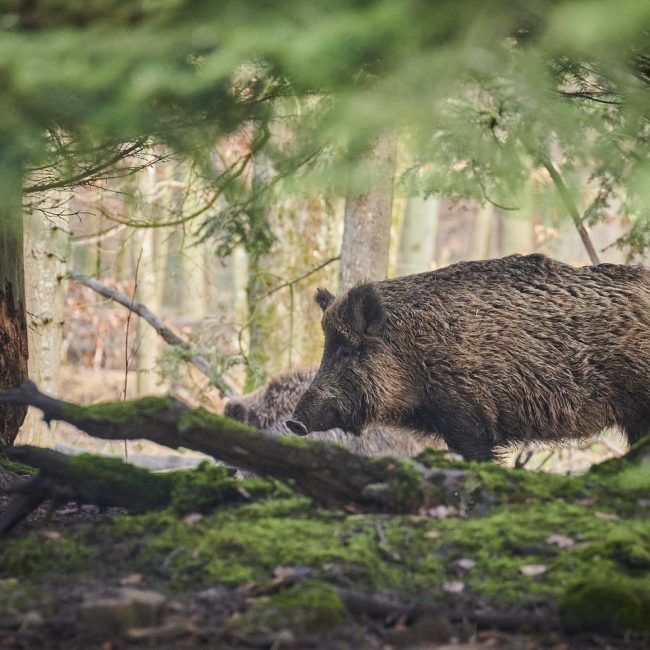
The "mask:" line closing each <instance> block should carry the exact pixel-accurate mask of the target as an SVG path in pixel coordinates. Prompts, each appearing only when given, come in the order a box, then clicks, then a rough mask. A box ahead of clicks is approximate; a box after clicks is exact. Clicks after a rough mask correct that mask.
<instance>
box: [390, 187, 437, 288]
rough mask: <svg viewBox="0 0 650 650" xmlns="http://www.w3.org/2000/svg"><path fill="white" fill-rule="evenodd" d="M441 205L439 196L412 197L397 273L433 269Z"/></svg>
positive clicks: (401, 241) (402, 235)
mask: <svg viewBox="0 0 650 650" xmlns="http://www.w3.org/2000/svg"><path fill="white" fill-rule="evenodd" d="M439 207H440V201H439V199H438V198H437V197H435V196H430V197H429V198H426V199H423V198H422V197H420V196H410V197H409V198H408V200H407V202H406V210H405V212H404V221H403V223H402V229H401V232H400V238H399V253H398V255H397V268H396V271H397V275H409V274H411V273H421V272H422V271H430V270H431V262H432V261H433V256H434V253H435V246H436V237H437V234H438V213H439Z"/></svg>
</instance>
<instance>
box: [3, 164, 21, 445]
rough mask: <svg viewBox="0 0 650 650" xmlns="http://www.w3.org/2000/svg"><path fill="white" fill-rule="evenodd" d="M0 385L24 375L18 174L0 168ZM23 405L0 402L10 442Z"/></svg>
mask: <svg viewBox="0 0 650 650" xmlns="http://www.w3.org/2000/svg"><path fill="white" fill-rule="evenodd" d="M0 195H1V196H2V202H0V388H13V387H14V386H19V385H20V384H21V383H22V382H23V381H24V380H25V379H26V378H27V358H28V352H27V350H28V346H27V322H26V318H25V284H24V269H23V216H22V174H21V173H20V171H19V169H18V168H14V167H11V166H8V165H7V166H4V167H2V168H0ZM26 412H27V409H26V408H25V407H24V406H15V405H8V404H3V405H0V436H2V441H3V442H4V443H5V444H9V445H10V444H12V443H13V441H14V440H15V438H16V436H17V435H18V429H19V428H20V426H21V425H22V423H23V420H24V419H25V414H26Z"/></svg>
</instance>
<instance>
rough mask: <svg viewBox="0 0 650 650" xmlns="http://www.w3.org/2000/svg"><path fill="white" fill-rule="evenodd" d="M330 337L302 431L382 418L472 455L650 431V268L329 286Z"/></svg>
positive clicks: (479, 273) (461, 273) (492, 272)
mask: <svg viewBox="0 0 650 650" xmlns="http://www.w3.org/2000/svg"><path fill="white" fill-rule="evenodd" d="M316 301H317V302H318V304H319V305H320V307H321V308H322V310H323V318H322V327H323V331H324V333H325V347H324V351H323V358H322V361H321V364H320V367H319V369H318V371H317V373H316V376H315V377H314V380H313V382H312V384H311V386H310V387H309V388H308V389H307V391H306V392H305V394H304V395H303V397H302V398H301V399H300V401H299V402H298V405H297V406H296V409H295V412H294V414H293V417H292V419H291V420H290V421H289V422H288V426H289V428H290V429H291V430H292V431H294V432H295V433H298V434H305V433H307V432H308V431H313V430H317V429H331V428H336V427H338V428H342V429H344V430H345V431H349V432H354V433H358V432H359V431H361V429H362V428H363V427H364V426H366V425H367V424H368V423H369V422H381V423H388V424H392V425H399V426H406V427H411V428H414V429H416V430H420V431H427V432H429V433H430V434H432V435H439V436H441V437H442V438H443V439H444V441H445V442H446V443H447V445H448V447H449V448H450V449H451V450H453V451H456V452H458V453H460V454H462V455H463V456H464V457H465V458H468V459H477V460H487V459H491V458H493V457H494V456H495V452H498V451H499V450H500V449H503V448H505V447H507V446H510V445H512V444H515V443H522V442H532V441H549V442H553V441H562V440H567V439H575V438H586V437H590V436H592V435H595V434H597V433H599V432H600V431H601V430H602V429H604V428H606V427H609V426H613V425H619V426H620V427H621V428H622V429H623V432H624V433H625V434H626V435H627V438H628V441H629V442H630V443H633V442H635V441H636V440H638V439H639V438H640V437H641V436H643V435H645V434H647V433H648V432H650V399H649V398H650V272H648V271H647V270H646V269H644V268H641V267H628V266H622V265H613V264H601V265H598V266H588V267H582V268H574V267H572V266H569V265H567V264H562V263H560V262H557V261H554V260H552V259H549V258H547V257H545V256H543V255H529V256H519V255H513V256H510V257H505V258H502V259H496V260H487V261H480V262H462V263H459V264H454V265H452V266H449V267H447V268H444V269H441V270H439V271H433V272H430V273H420V274H417V275H411V276H406V277H401V278H395V279H391V280H384V281H380V282H370V283H366V284H361V285H359V286H357V287H354V288H352V289H350V290H349V291H348V292H347V293H345V294H343V295H341V296H340V297H338V298H335V297H334V296H333V295H332V294H331V293H329V292H328V291H326V290H323V289H319V291H318V292H317V295H316Z"/></svg>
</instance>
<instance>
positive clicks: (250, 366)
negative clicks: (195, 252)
mask: <svg viewBox="0 0 650 650" xmlns="http://www.w3.org/2000/svg"><path fill="white" fill-rule="evenodd" d="M271 173H272V169H271V163H270V161H269V160H268V158H267V157H266V156H265V155H264V154H262V153H257V154H256V155H255V157H254V159H253V179H252V188H251V190H252V194H253V196H254V197H255V196H262V197H263V189H264V187H265V186H266V185H268V183H269V182H270V180H271ZM250 210H251V211H252V213H251V221H252V222H253V223H259V224H261V223H262V222H263V221H264V220H265V219H268V218H269V215H268V211H269V206H268V204H267V201H266V200H265V199H264V198H258V199H254V200H253V201H252V205H251V208H250ZM247 252H248V285H247V287H246V300H247V305H248V331H249V339H248V362H247V364H246V390H253V389H254V388H258V387H259V386H261V385H262V384H264V383H265V382H266V381H267V379H268V377H267V374H266V372H265V370H264V368H265V365H266V362H267V361H268V359H269V357H270V355H271V354H273V351H272V349H271V346H272V341H271V339H272V337H270V336H269V334H270V333H271V332H272V331H273V329H274V324H275V320H276V319H275V312H274V309H273V307H272V306H271V305H270V304H269V303H268V301H267V300H265V296H266V293H267V291H268V289H269V287H268V282H267V281H268V269H269V266H270V264H268V260H267V255H265V254H262V253H259V252H257V251H256V250H254V249H253V250H248V251H247Z"/></svg>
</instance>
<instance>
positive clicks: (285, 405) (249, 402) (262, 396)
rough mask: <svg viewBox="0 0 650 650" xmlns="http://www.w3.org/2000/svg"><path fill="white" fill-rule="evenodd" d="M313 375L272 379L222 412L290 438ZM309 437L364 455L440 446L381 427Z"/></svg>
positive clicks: (407, 452)
mask: <svg viewBox="0 0 650 650" xmlns="http://www.w3.org/2000/svg"><path fill="white" fill-rule="evenodd" d="M315 375H316V368H312V369H310V370H295V371H293V372H287V373H284V374H282V375H279V376H277V377H274V378H273V379H271V381H270V382H269V383H268V384H267V385H266V386H264V387H262V388H260V389H258V390H256V391H254V392H252V393H249V394H248V395H243V396H241V397H238V398H235V399H232V400H230V402H228V404H227V405H226V409H225V411H224V413H225V415H227V416H228V417H234V418H235V419H236V420H240V421H241V422H246V423H247V424H250V425H251V426H255V427H257V428H259V429H261V430H262V431H264V432H266V433H268V434H269V435H273V436H279V435H291V432H290V431H289V428H288V427H287V425H286V421H287V420H288V419H289V418H290V417H291V414H292V413H293V411H294V409H295V408H296V404H298V400H300V398H301V397H302V396H303V394H304V392H305V391H306V390H307V388H309V385H310V384H311V382H312V380H313V379H314V376H315ZM310 437H314V438H317V439H318V440H322V441H325V442H331V443H335V444H337V445H341V446H343V447H345V448H346V449H349V450H350V451H352V452H354V453H357V454H361V455H364V456H375V455H383V456H415V455H416V454H419V453H420V452H422V451H424V450H425V449H426V448H428V447H434V448H439V447H440V445H441V443H440V441H439V440H438V439H436V438H432V437H431V436H427V435H425V434H421V433H418V432H416V431H412V430H408V429H406V428H404V427H391V426H386V425H380V424H372V425H370V426H368V428H367V429H366V430H364V431H363V433H362V435H360V436H355V435H353V434H350V433H346V432H345V431H342V430H341V429H330V430H328V431H319V432H316V433H313V434H310Z"/></svg>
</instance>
